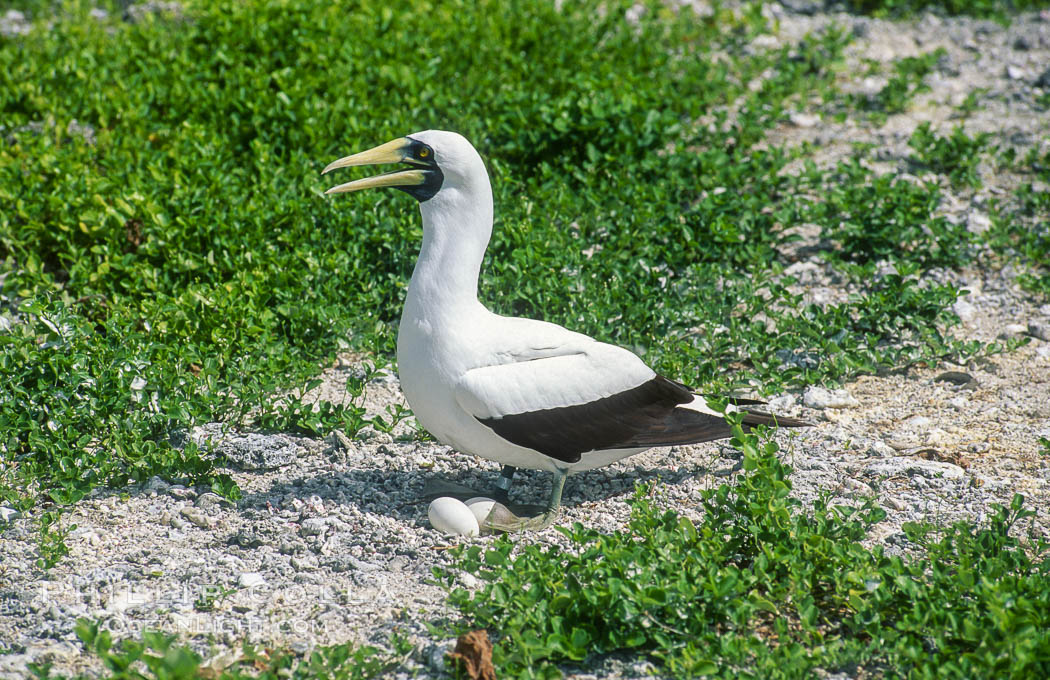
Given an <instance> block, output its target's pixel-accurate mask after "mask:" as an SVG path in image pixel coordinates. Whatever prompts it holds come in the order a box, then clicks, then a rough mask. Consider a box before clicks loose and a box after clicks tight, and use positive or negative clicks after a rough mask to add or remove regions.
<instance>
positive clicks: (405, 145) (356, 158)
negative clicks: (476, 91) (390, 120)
mask: <svg viewBox="0 0 1050 680" xmlns="http://www.w3.org/2000/svg"><path fill="white" fill-rule="evenodd" d="M383 163H400V164H401V165H402V167H400V168H398V169H396V170H391V171H390V172H387V173H384V174H382V175H376V176H374V177H365V178H364V179H357V180H354V181H352V182H347V183H346V184H340V185H339V186H334V187H332V188H331V189H329V190H328V191H326V192H325V193H328V194H337V193H342V192H346V191H357V190H359V189H372V188H378V187H395V188H397V189H401V190H402V191H404V192H406V193H408V194H410V195H411V196H412V197H413V198H415V199H416V200H417V201H419V202H420V203H422V202H423V201H427V200H430V199H431V198H433V197H434V195H435V194H437V193H438V192H439V191H441V190H442V189H450V188H459V189H464V188H468V187H470V186H471V185H472V184H474V183H476V182H477V181H478V177H479V176H480V177H482V178H485V180H486V182H487V179H488V175H487V173H486V172H485V165H484V163H483V162H482V160H481V156H479V155H478V152H477V151H476V150H475V149H474V147H473V146H472V145H471V143H470V142H468V141H467V140H466V138H464V137H463V136H462V135H460V134H457V133H455V132H446V131H444V130H427V131H426V132H417V133H414V134H411V135H408V136H407V137H402V138H400V139H395V140H393V141H390V142H387V143H386V144H382V145H380V146H377V147H376V148H374V149H369V150H368V151H362V152H360V153H355V154H354V155H352V156H347V157H346V158H340V159H339V160H337V161H335V162H333V163H330V164H329V165H328V167H326V168H325V169H324V170H323V171H322V173H321V174H325V173H327V172H330V171H332V170H335V169H336V168H346V167H350V166H354V165H379V164H383Z"/></svg>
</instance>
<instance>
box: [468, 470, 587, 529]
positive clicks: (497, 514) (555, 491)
mask: <svg viewBox="0 0 1050 680" xmlns="http://www.w3.org/2000/svg"><path fill="white" fill-rule="evenodd" d="M568 476H569V472H568V470H555V471H554V480H553V481H552V483H551V497H550V500H548V501H547V510H546V512H544V513H542V514H539V515H536V516H534V517H519V516H518V515H516V514H514V513H513V512H511V511H510V509H509V508H507V507H506V506H503V505H497V506H496V507H494V508H493V510H492V512H491V513H489V516H488V517H487V518H486V519H485V522H484V523H483V528H484V529H488V530H492V531H506V532H508V533H515V532H518V531H543V530H544V529H546V528H547V527H549V526H550V525H551V524H554V520H555V519H557V517H558V510H559V509H560V508H561V494H562V491H564V490H565V478H566V477H568Z"/></svg>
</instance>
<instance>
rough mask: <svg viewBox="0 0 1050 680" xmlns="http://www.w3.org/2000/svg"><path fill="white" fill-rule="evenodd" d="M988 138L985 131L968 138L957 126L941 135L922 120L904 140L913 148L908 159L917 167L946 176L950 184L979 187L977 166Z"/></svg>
mask: <svg viewBox="0 0 1050 680" xmlns="http://www.w3.org/2000/svg"><path fill="white" fill-rule="evenodd" d="M990 139H991V135H990V134H988V133H987V132H982V133H979V134H977V135H976V136H974V137H970V136H969V135H967V134H966V133H965V132H963V129H962V128H961V127H958V126H956V127H955V128H954V129H953V130H952V134H951V135H949V136H945V137H941V136H938V135H936V134H934V133H933V132H931V131H930V124H929V122H925V123H922V124H920V125H919V127H918V128H916V129H915V132H914V133H913V134H912V136H911V139H909V140H908V146H910V147H911V148H913V149H915V153H914V154H913V155H912V156H911V157H910V158H909V160H910V161H911V162H912V163H914V164H915V165H916V166H918V167H920V168H924V169H926V170H931V171H933V172H936V173H938V174H942V175H946V176H947V177H948V178H949V179H950V180H951V183H952V185H954V186H965V187H973V188H975V187H979V186H981V178H980V176H979V175H978V174H977V165H978V164H979V163H980V161H981V152H982V151H983V150H984V149H985V148H987V146H988V144H989V140H990Z"/></svg>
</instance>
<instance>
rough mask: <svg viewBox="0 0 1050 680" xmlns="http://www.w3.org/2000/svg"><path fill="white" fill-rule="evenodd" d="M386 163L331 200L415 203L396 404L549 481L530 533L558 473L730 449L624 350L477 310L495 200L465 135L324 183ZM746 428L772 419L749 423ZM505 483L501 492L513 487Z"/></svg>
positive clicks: (386, 157)
mask: <svg viewBox="0 0 1050 680" xmlns="http://www.w3.org/2000/svg"><path fill="white" fill-rule="evenodd" d="M395 162H396V163H402V164H403V165H405V166H408V169H402V170H395V171H393V172H390V173H387V174H384V175H379V176H376V177H370V178H365V179H361V180H356V181H353V182H348V183H346V184H343V185H340V186H337V187H334V188H332V189H330V190H329V193H338V192H344V191H355V190H358V189H364V188H370V187H382V186H392V187H397V188H399V189H402V190H404V191H406V192H407V193H409V194H410V195H412V196H414V197H415V198H416V199H417V200H419V201H420V211H421V213H422V216H423V244H422V247H421V248H420V251H419V259H418V260H417V262H416V266H415V270H414V271H413V273H412V280H411V282H410V284H409V288H408V296H407V299H406V301H405V308H404V312H403V314H402V317H401V325H400V329H399V332H398V342H397V359H398V369H399V374H400V378H401V386H402V389H403V390H404V393H405V398H406V399H407V401H408V403H409V405H410V406H411V407H412V411H413V412H414V414H415V416H416V418H417V419H418V420H419V422H420V423H421V424H422V425H423V426H424V427H426V428H427V430H429V431H430V432H431V434H433V435H434V436H435V437H436V438H437V439H438V440H440V441H442V442H444V443H446V444H449V445H451V446H453V447H455V448H456V449H458V450H460V451H463V452H467V453H474V454H477V455H479V456H482V457H483V458H487V459H490V460H494V461H498V462H500V463H502V464H504V465H505V466H512V467H525V468H534V469H540V470H549V471H551V472H554V473H555V484H554V488H553V489H552V494H551V500H550V503H549V504H548V512H547V513H546V515H544V517H543V518H542V521H541V522H540V523H539V526H546V525H547V524H549V522H550V521H551V520H552V519H553V517H554V513H555V512H556V510H557V507H558V504H559V503H560V498H561V489H562V484H563V483H564V479H565V476H566V475H567V474H568V473H571V472H576V471H579V470H587V469H591V468H595V467H600V466H603V465H608V464H609V463H611V462H613V461H615V460H618V459H620V458H622V457H624V456H628V455H631V454H633V453H637V452H639V451H643V450H645V449H647V448H650V447H652V446H659V445H669V444H682V443H691V442H699V441H708V440H711V439H718V438H722V437H726V436H729V429H728V427H727V425H726V423H725V421H724V419H723V418H722V416H721V415H719V414H717V413H714V412H712V411H711V410H710V409H709V408H708V407H707V405H706V402H705V400H704V399H703V398H702V397H699V396H697V395H695V394H693V393H692V392H690V391H689V390H688V389H687V388H685V387H684V386H683V385H680V384H678V383H675V382H673V381H669V380H666V379H664V378H662V377H660V376H658V375H657V374H656V373H655V372H654V371H653V370H652V369H651V368H649V367H648V366H646V365H645V363H644V362H642V360H641V359H639V358H638V357H637V356H636V355H634V354H633V353H631V352H629V351H628V350H626V349H623V348H621V347H616V346H614V345H609V344H606V343H602V342H598V341H597V340H594V339H593V338H590V337H587V336H585V335H582V334H580V333H575V332H573V331H570V330H567V329H565V328H562V327H561V326H558V325H555V324H551V323H547V322H543V321H536V320H532V319H522V318H512V317H504V316H499V315H497V314H493V313H492V312H490V311H489V310H487V309H486V308H485V307H484V306H483V305H482V304H481V303H480V302H478V298H477V284H478V275H479V272H480V269H481V263H482V260H483V258H484V255H485V249H486V248H487V247H488V242H489V238H490V236H491V232H492V215H493V206H492V190H491V187H490V185H489V178H488V173H487V172H486V170H485V165H484V163H483V162H482V159H481V156H479V155H478V153H477V151H476V150H475V149H474V147H473V146H472V145H471V144H470V143H469V142H468V141H467V140H466V139H464V138H463V137H462V136H460V135H458V134H456V133H453V132H443V131H438V130H430V131H426V132H420V133H416V134H413V135H409V136H408V137H405V138H402V139H400V140H394V141H392V142H389V143H387V144H384V145H382V146H380V147H377V148H375V149H372V150H370V151H366V152H363V153H360V154H355V155H353V156H348V157H346V158H343V159H340V160H338V161H336V162H334V163H332V164H331V165H329V166H328V167H327V168H326V169H325V172H328V171H330V170H332V169H335V168H340V167H347V166H353V165H370V164H375V163H395ZM745 422H747V423H750V424H758V423H767V422H773V419H772V418H771V417H770V416H767V415H765V414H762V413H758V412H752V411H748V413H747V416H746V419H745ZM779 424H781V425H801V424H804V423H802V422H801V421H793V420H791V419H780V421H779ZM504 474H505V475H508V472H507V469H506V468H505V473H504ZM509 475H513V470H510V471H509ZM501 481H506V484H507V485H509V478H507V479H505V480H501Z"/></svg>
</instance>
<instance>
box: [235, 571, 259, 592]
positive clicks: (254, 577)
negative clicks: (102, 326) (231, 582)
mask: <svg viewBox="0 0 1050 680" xmlns="http://www.w3.org/2000/svg"><path fill="white" fill-rule="evenodd" d="M265 583H266V579H265V578H263V575H262V574H260V573H258V572H255V571H246V572H244V573H243V574H241V575H240V576H238V577H237V587H238V588H255V587H257V586H261V585H264V584H265Z"/></svg>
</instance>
